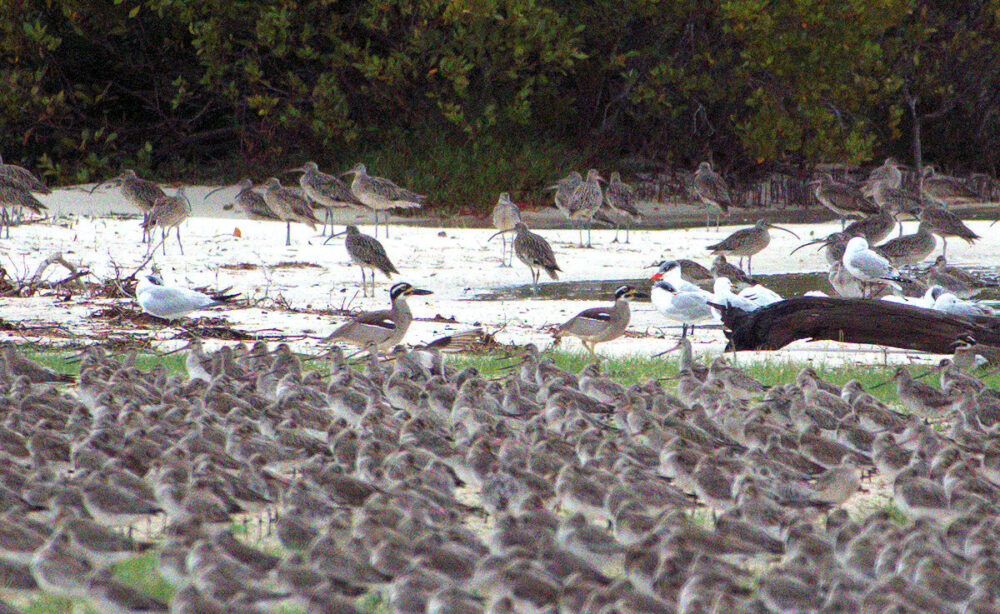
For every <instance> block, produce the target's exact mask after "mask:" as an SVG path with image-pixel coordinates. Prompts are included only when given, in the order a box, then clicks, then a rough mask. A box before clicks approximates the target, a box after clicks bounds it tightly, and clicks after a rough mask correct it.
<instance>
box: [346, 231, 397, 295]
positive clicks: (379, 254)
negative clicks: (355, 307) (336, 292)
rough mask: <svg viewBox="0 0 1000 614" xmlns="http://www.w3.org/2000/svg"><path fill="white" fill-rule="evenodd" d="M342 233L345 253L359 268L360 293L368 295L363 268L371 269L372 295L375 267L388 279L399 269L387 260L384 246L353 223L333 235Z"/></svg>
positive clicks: (373, 292)
mask: <svg viewBox="0 0 1000 614" xmlns="http://www.w3.org/2000/svg"><path fill="white" fill-rule="evenodd" d="M342 234H347V238H346V239H344V246H345V247H346V248H347V254H348V255H349V256H350V257H351V260H352V261H353V262H354V264H356V265H358V266H359V267H360V268H361V292H362V295H363V296H368V293H367V291H366V286H365V269H366V268H368V269H371V271H372V275H371V281H372V284H371V285H372V296H375V269H378V270H379V271H382V274H383V275H385V276H386V277H387V278H389V279H392V275H393V273H395V274H397V275H398V274H399V271H397V270H396V267H395V266H393V264H392V261H390V260H389V255H388V254H386V253H385V248H384V247H382V244H381V243H379V240H378V239H376V238H375V237H370V236H368V235H366V234H362V233H361V231H359V230H358V227H357V226H354V225H350V226H348V227H347V228H346V229H345V230H344V232H341V233H337V234H336V235H334V236H339V235H342Z"/></svg>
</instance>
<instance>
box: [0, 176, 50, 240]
mask: <svg viewBox="0 0 1000 614" xmlns="http://www.w3.org/2000/svg"><path fill="white" fill-rule="evenodd" d="M0 208H3V212H2V213H0V221H2V223H3V225H4V226H5V227H6V229H7V237H8V238H9V237H10V224H11V221H10V210H13V209H15V208H16V209H22V208H23V209H28V210H29V211H31V212H32V213H35V214H41V213H42V212H43V211H45V210H46V209H48V207H46V206H45V205H43V204H42V203H41V201H39V200H38V199H37V198H35V196H34V195H33V194H32V193H31V192H29V191H28V190H26V189H25V188H23V187H22V186H20V185H15V184H13V183H9V182H7V181H4V180H2V179H0Z"/></svg>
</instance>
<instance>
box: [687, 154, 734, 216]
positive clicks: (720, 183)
mask: <svg viewBox="0 0 1000 614" xmlns="http://www.w3.org/2000/svg"><path fill="white" fill-rule="evenodd" d="M691 187H692V189H693V190H694V193H695V196H697V197H698V198H699V199H700V200H701V202H702V203H704V204H705V205H706V207H709V206H713V205H714V206H716V207H718V208H719V210H720V211H721V212H722V213H721V214H719V216H717V217H716V228H718V225H719V221H720V220H721V217H722V215H729V208H730V207H731V206H732V205H733V197H732V195H731V194H730V193H729V186H728V185H727V184H726V180H725V179H723V178H722V175H720V174H718V173H716V172H715V171H714V170H712V163H711V162H702V163H701V164H699V165H698V170H697V171H695V173H694V181H693V183H692V184H691ZM709 215H710V213H706V214H705V228H709V227H710V226H711V224H710V219H711V218H710V217H709Z"/></svg>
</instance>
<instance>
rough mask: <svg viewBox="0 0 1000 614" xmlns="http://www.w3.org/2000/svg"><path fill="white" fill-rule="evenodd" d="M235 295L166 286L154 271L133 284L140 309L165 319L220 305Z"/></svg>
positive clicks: (235, 295) (237, 294)
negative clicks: (209, 293) (210, 293)
mask: <svg viewBox="0 0 1000 614" xmlns="http://www.w3.org/2000/svg"><path fill="white" fill-rule="evenodd" d="M237 296H239V293H236V294H221V293H220V294H215V295H208V294H204V293H202V292H197V291H195V290H191V289H189V288H179V287H176V286H167V285H164V283H163V279H162V278H161V277H160V276H159V275H156V274H154V273H150V274H149V275H145V276H143V278H142V279H140V280H139V283H138V284H136V286H135V298H136V300H138V301H139V306H141V307H142V310H143V311H144V312H146V313H148V314H150V315H154V316H156V317H158V318H165V319H167V320H173V319H176V318H179V317H180V316H182V315H184V314H186V313H188V312H189V311H195V310H196V309H204V308H206V307H214V306H215V305H221V304H222V303H225V302H227V301H229V300H231V299H234V298H236V297H237Z"/></svg>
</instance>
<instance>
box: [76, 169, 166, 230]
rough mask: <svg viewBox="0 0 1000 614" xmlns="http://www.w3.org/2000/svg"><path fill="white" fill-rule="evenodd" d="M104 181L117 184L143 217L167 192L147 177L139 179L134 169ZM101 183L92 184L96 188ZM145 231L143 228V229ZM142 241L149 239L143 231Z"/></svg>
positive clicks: (123, 195)
mask: <svg viewBox="0 0 1000 614" xmlns="http://www.w3.org/2000/svg"><path fill="white" fill-rule="evenodd" d="M106 183H108V184H110V185H113V186H114V185H117V186H118V187H119V188H120V189H121V193H122V198H124V199H125V200H126V201H128V203H129V204H131V205H132V206H133V207H135V208H136V209H138V210H139V211H141V212H142V215H143V218H145V216H146V214H148V213H149V212H150V211H152V209H153V205H155V204H156V201H158V200H160V199H161V198H166V197H167V193H166V192H164V191H163V190H162V189H161V188H160V186H158V185H156V184H155V183H153V182H152V181H149V180H147V179H140V178H139V176H138V175H136V174H135V171H134V170H132V169H130V168H127V169H125V170H124V171H122V174H121V175H118V176H117V177H112V178H111V179H109V180H108V181H107V182H106ZM100 185H101V184H97V185H95V186H94V189H95V190H96V189H97V188H98V187H99V186H100ZM143 230H144V231H145V229H143ZM142 240H143V242H146V241H148V240H149V234H148V233H145V232H144V233H143V235H142Z"/></svg>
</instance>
